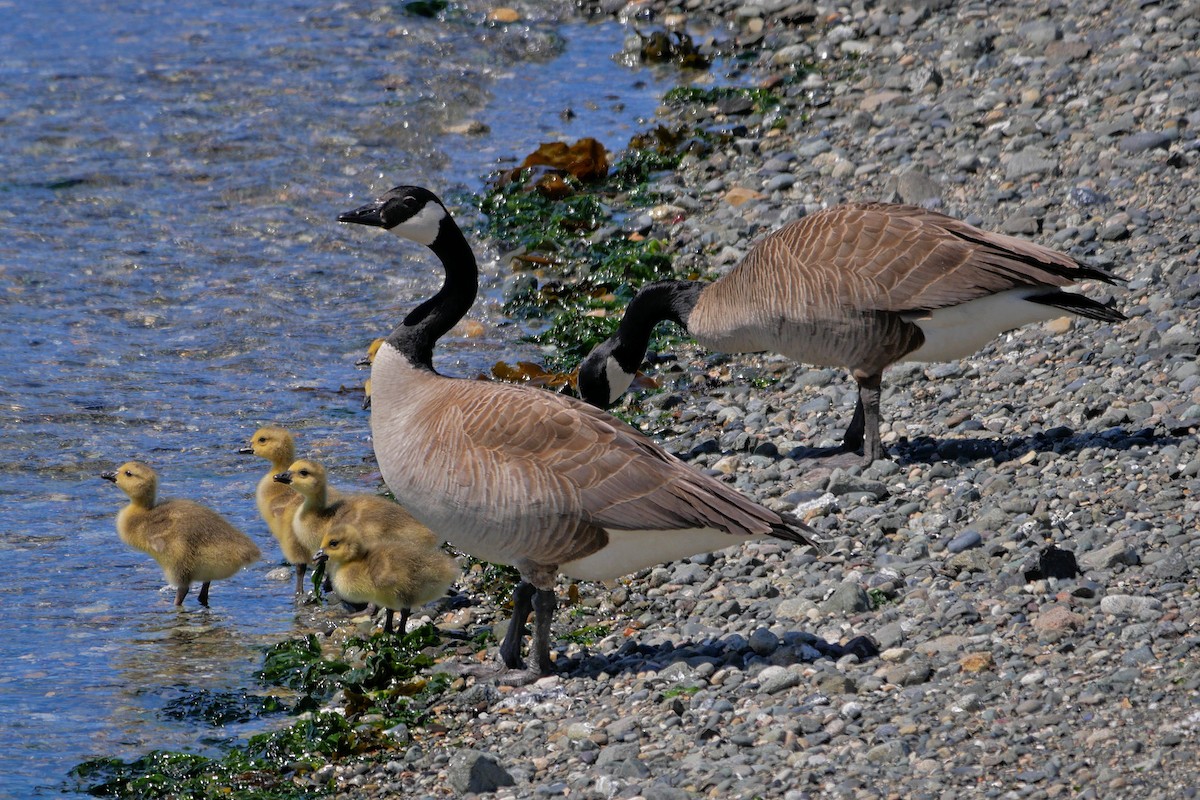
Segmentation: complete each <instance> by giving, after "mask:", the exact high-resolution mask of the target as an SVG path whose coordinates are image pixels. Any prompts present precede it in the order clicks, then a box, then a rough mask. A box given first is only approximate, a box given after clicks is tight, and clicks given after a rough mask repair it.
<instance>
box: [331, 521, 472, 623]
mask: <svg viewBox="0 0 1200 800" xmlns="http://www.w3.org/2000/svg"><path fill="white" fill-rule="evenodd" d="M316 558H317V559H319V560H320V559H328V560H329V561H330V562H332V563H333V565H335V566H336V569H334V570H332V572H333V589H334V591H336V592H337V593H338V596H339V597H341V598H343V599H344V600H348V601H350V602H352V603H374V604H375V605H376V606H379V607H381V608H385V609H387V617H386V620H385V622H384V626H383V629H384V631H386V632H387V633H392V615H393V613H394V612H395V611H399V612H400V633H401V634H403V633H404V630H405V628H406V627H407V625H408V618H409V615H410V614H411V613H412V609H413V608H416V607H419V606H422V605H424V604H425V603H428V602H429V601H430V600H435V599H437V598H438V597H441V596H442V595H443V594H445V592H446V589H447V588H448V587H449V586H450V584H451V583H453V582H454V580H455V578H457V577H458V574H459V570H458V563H457V562H455V560H454V559H453V558H451V557H450V556H448V555H447V554H446V553H445V552H443V551H442V549H441V548H440V547H438V546H437V545H436V544H433V545H432V546H431V545H430V543H429V542H428V541H425V540H424V539H423V538H422V537H398V538H394V539H382V540H381V539H371V538H369V537H367V536H365V535H364V534H363V532H362V531H361V530H359V529H357V528H355V527H354V526H353V525H337V526H334V528H333V529H332V530H330V531H329V533H327V534H326V535H325V538H324V540H323V541H322V542H321V549H319V550H318V551H317V554H316Z"/></svg>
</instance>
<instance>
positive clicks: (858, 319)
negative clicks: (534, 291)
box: [579, 203, 1125, 463]
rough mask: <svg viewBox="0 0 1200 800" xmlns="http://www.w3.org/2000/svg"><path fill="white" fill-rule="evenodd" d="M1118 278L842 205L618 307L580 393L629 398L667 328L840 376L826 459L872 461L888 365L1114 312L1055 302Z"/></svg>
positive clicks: (909, 210)
mask: <svg viewBox="0 0 1200 800" xmlns="http://www.w3.org/2000/svg"><path fill="white" fill-rule="evenodd" d="M1085 279H1093V280H1099V281H1104V282H1105V283H1116V282H1117V281H1118V280H1120V279H1119V278H1117V277H1116V276H1114V275H1111V274H1109V273H1108V272H1105V271H1104V270H1101V269H1097V268H1095V267H1090V266H1088V265H1086V264H1083V263H1081V262H1079V261H1076V260H1075V259H1074V258H1071V257H1070V256H1067V255H1064V254H1063V253H1059V252H1056V251H1054V250H1051V249H1050V248H1048V247H1042V246H1041V245H1037V244H1033V243H1032V242H1027V241H1024V240H1021V239H1017V238H1015V237H1012V236H1005V235H1003V234H998V233H989V232H987V231H983V230H980V229H979V228H976V227H973V226H971V225H968V224H967V223H965V222H960V221H959V220H956V219H954V218H952V217H948V216H946V215H944V214H939V213H937V212H934V211H926V210H925V209H923V208H917V207H914V206H905V205H888V204H882V203H855V204H849V205H843V206H837V207H836V208H832V209H829V210H827V211H820V212H817V213H815V214H812V215H810V216H807V217H804V218H803V219H800V220H797V221H795V222H791V223H789V224H787V225H785V226H783V227H782V228H780V229H779V230H777V231H774V232H772V233H770V234H768V235H766V236H764V237H763V238H762V239H761V240H759V241H758V242H757V243H756V244H755V245H754V246H753V247H752V248H751V249H750V252H749V253H747V254H746V256H745V258H743V259H742V261H741V262H740V263H739V264H738V265H737V266H736V267H734V268H733V269H732V270H731V271H730V272H729V273H728V274H726V275H725V276H723V277H721V278H719V279H717V280H715V281H712V282H711V283H708V282H701V281H661V282H657V283H652V284H649V285H647V286H644V287H643V288H642V289H641V290H640V291H639V292H638V293H637V295H636V296H635V297H634V298H633V300H632V301H630V303H629V306H628V308H626V310H625V315H624V317H623V318H622V320H621V323H620V326H619V327H618V328H617V332H616V333H615V334H614V335H613V336H612V338H610V339H609V340H608V341H606V342H604V343H602V344H601V345H599V346H598V347H596V349H595V350H593V351H592V352H591V354H589V355H588V357H587V358H586V359H584V361H583V363H582V364H581V365H580V368H579V392H580V394H581V395H582V396H583V398H584V399H585V400H587V401H588V402H591V403H593V404H594V405H598V406H600V407H607V406H609V405H611V404H613V403H615V402H616V400H617V398H619V397H620V396H621V394H622V393H624V392H625V390H626V389H628V388H629V384H630V382H631V381H632V380H633V377H634V375H635V374H636V373H637V369H638V366H639V365H640V364H641V362H642V359H643V358H644V357H645V355H646V348H647V347H648V345H649V341H650V333H651V330H652V329H653V328H654V326H655V325H657V324H658V323H659V322H662V321H664V320H670V321H672V322H675V323H677V324H679V325H680V326H682V327H684V328H686V329H687V331H688V332H689V333H690V334H691V335H692V336H693V337H694V338H695V339H696V341H697V342H698V343H699V344H700V345H702V346H703V347H707V348H709V349H712V350H718V351H721V352H726V353H750V352H765V351H770V352H777V353H782V354H783V355H785V356H787V357H789V358H791V359H794V360H796V361H799V362H802V363H806V364H816V365H822V366H844V367H849V369H850V371H851V374H852V375H853V376H854V379H855V380H856V381H857V382H858V403H857V406H856V408H855V410H854V417H853V419H852V421H851V422H850V425H849V427H848V428H847V429H846V434H845V438H844V440H843V443H842V447H841V448H839V452H846V453H853V452H855V451H857V450H858V449H859V448H860V447H861V448H862V450H863V456H864V460H865V461H866V462H868V463H870V462H871V461H874V460H875V459H878V458H883V457H884V450H883V445H882V443H881V442H880V438H879V387H880V382H881V380H882V378H883V371H884V369H886V368H887V367H888V366H889V365H891V364H894V363H896V362H898V361H951V360H955V359H959V358H963V357H965V356H967V355H970V354H971V353H973V352H975V351H976V350H978V349H979V348H981V347H982V346H983V345H984V344H985V343H986V342H987V341H988V340H990V339H992V338H993V337H995V336H997V335H999V334H1001V333H1003V332H1005V331H1008V330H1012V329H1013V328H1017V327H1019V326H1021V325H1026V324H1029V323H1031V322H1037V321H1042V320H1049V319H1054V318H1055V317H1060V316H1063V315H1064V314H1067V313H1070V314H1077V315H1079V316H1081V317H1088V318H1089V319H1095V320H1100V321H1102V322H1117V321H1120V320H1123V319H1125V317H1124V315H1123V314H1121V313H1120V312H1119V311H1117V310H1115V309H1113V308H1110V307H1109V306H1106V305H1103V304H1102V303H1099V302H1097V301H1095V300H1092V299H1091V298H1089V297H1085V296H1083V295H1080V294H1074V293H1070V292H1064V291H1062V287H1066V286H1070V285H1072V284H1074V283H1075V282H1076V281H1080V280H1085Z"/></svg>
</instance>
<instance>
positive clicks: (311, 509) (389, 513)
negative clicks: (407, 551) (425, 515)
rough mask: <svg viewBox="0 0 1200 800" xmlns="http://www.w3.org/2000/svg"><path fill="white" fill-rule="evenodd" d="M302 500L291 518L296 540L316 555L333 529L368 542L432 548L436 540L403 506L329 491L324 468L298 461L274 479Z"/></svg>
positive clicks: (383, 500) (367, 497)
mask: <svg viewBox="0 0 1200 800" xmlns="http://www.w3.org/2000/svg"><path fill="white" fill-rule="evenodd" d="M275 480H276V481H278V482H279V483H281V484H287V485H289V486H291V487H292V489H294V490H295V491H296V493H298V494H299V495H300V497H301V503H300V505H299V506H297V507H296V511H295V513H294V515H293V517H292V527H293V530H294V531H295V532H296V538H297V539H299V540H300V542H301V543H302V544H303V545H304V546H305V547H308V548H311V552H313V553H316V551H317V550H320V549H321V542H323V541H324V540H325V537H326V536H328V535H329V532H330V531H332V530H334V529H335V528H352V529H354V530H356V531H358V532H360V533H361V534H362V535H363V536H364V537H366V538H367V539H398V538H404V539H410V540H413V541H415V542H417V543H419V544H421V545H424V546H427V547H433V546H435V545H436V544H437V543H438V540H437V537H436V536H434V535H433V533H432V532H431V531H430V530H429V529H428V528H426V527H425V526H424V525H422V524H421V523H419V522H417V521H416V520H415V519H413V517H412V515H411V514H409V513H408V511H407V510H405V508H404V506H402V505H400V504H399V503H395V502H393V501H391V500H388V499H387V498H386V497H381V496H379V495H377V494H366V493H360V492H332V490H331V489H330V487H329V479H328V476H327V474H326V471H325V467H324V466H322V465H321V464H319V463H317V462H316V461H310V460H308V459H300V460H299V461H296V462H294V463H292V464H291V465H290V466H288V468H287V469H286V470H285V471H284V472H281V473H279V474H278V475H276V476H275Z"/></svg>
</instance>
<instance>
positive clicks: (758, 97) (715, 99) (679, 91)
mask: <svg viewBox="0 0 1200 800" xmlns="http://www.w3.org/2000/svg"><path fill="white" fill-rule="evenodd" d="M742 98H744V99H746V100H749V101H750V102H751V103H752V104H753V108H754V111H755V112H757V113H759V114H763V113H765V112H767V111H770V110H771V109H772V108H776V107H778V106H779V105H780V103H781V102H782V101H781V100H780V98H779V95H777V94H775V92H773V91H771V90H770V89H762V88H757V87H748V86H714V87H712V88H709V89H701V88H699V87H695V86H676V87H675V88H674V89H671V90H669V91H668V92H667V93H666V94H665V95H663V103H664V104H665V105H668V106H672V107H674V108H679V107H681V106H686V105H693V104H699V105H713V104H715V103H720V102H721V101H723V100H730V99H742Z"/></svg>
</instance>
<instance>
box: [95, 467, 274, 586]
mask: <svg viewBox="0 0 1200 800" xmlns="http://www.w3.org/2000/svg"><path fill="white" fill-rule="evenodd" d="M100 477H101V478H104V479H105V480H107V481H112V482H113V483H115V484H116V485H117V486H118V487H119V488H120V489H121V491H123V492H125V494H127V495H129V505H127V506H125V507H124V508H123V509H121V511H120V513H119V514H117V534H118V535H120V537H121V541H123V542H124V543H125V544H127V545H129V546H130V547H133V548H136V549H138V550H141V551H142V552H144V553H147V554H148V555H150V556H151V557H153V558H154V560H155V561H157V562H158V565H159V566H160V567H161V568H162V571H163V574H164V575H165V576H166V578H167V582H168V583H170V584H171V585H172V586H174V587H175V605H176V606H182V605H183V598H185V597H187V593H188V589H190V588H191V585H192V583H193V582H199V583H200V584H201V586H200V605H202V606H207V605H208V585H209V584H210V583H211V582H212V581H219V580H223V579H225V578H228V577H230V576H232V575H233V574H234V573H235V572H237V571H238V570H239V569H241V568H242V567H245V566H247V565H249V564H252V563H254V562H255V561H257V560H258V558H259V556H261V555H262V554H261V553H260V552H259V550H258V546H257V545H255V544H254V542H252V541H250V538H249V537H248V536H246V535H245V534H244V533H242V532H241V531H239V530H238V529H237V528H235V527H233V525H231V524H230V523H229V521H228V520H226V519H225V518H224V517H222V516H221V515H220V514H218V513H217V512H215V511H213V510H212V509H210V508H207V507H205V506H202V505H200V504H199V503H195V502H192V501H191V500H158V499H157V495H158V475H157V474H155V472H154V470H153V469H151V468H150V467H149V466H147V465H146V464H143V463H141V462H140V461H130V462H127V463H125V464H122V465H121V467H120V468H119V469H118V470H116V471H115V472H105V473H102V474H101V475H100Z"/></svg>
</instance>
